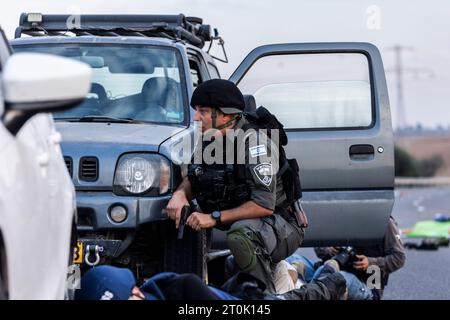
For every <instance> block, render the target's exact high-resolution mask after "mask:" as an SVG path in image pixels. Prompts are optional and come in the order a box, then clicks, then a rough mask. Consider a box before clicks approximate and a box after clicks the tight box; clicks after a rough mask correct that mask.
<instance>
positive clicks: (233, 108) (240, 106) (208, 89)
mask: <svg viewBox="0 0 450 320" xmlns="http://www.w3.org/2000/svg"><path fill="white" fill-rule="evenodd" d="M191 106H192V108H195V107H196V106H206V107H214V108H218V109H220V110H221V111H222V112H223V113H225V114H233V113H240V112H243V111H244V108H245V101H244V96H243V95H242V93H241V91H240V90H239V88H238V87H237V86H236V85H235V84H234V83H233V82H231V81H228V80H223V79H213V80H208V81H205V82H203V83H201V84H200V85H199V86H198V87H197V88H196V89H195V90H194V93H193V94H192V98H191Z"/></svg>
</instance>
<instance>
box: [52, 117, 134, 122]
mask: <svg viewBox="0 0 450 320" xmlns="http://www.w3.org/2000/svg"><path fill="white" fill-rule="evenodd" d="M55 120H57V121H69V122H114V123H142V122H141V121H138V120H134V119H131V118H114V117H107V116H84V117H81V118H77V117H73V118H56V119H55Z"/></svg>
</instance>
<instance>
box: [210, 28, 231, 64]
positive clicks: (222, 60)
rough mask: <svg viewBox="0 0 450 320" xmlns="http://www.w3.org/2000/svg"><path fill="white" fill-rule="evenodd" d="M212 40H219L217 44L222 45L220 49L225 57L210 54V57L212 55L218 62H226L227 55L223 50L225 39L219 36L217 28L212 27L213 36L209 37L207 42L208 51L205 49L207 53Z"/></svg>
mask: <svg viewBox="0 0 450 320" xmlns="http://www.w3.org/2000/svg"><path fill="white" fill-rule="evenodd" d="M214 40H218V41H219V46H221V47H222V51H223V55H224V57H225V59H221V58H218V57H216V56H213V55H211V57H213V58H214V59H216V60H218V61H220V62H224V63H228V56H227V52H226V50H225V41H224V40H223V38H222V37H221V36H219V31H218V30H217V28H214V37H211V42H210V43H209V48H208V51H206V52H207V53H209V51H210V50H211V47H212V44H213V42H214Z"/></svg>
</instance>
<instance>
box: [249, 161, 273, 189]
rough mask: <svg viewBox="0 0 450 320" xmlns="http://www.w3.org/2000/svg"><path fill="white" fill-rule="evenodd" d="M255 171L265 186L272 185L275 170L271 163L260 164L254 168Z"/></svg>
mask: <svg viewBox="0 0 450 320" xmlns="http://www.w3.org/2000/svg"><path fill="white" fill-rule="evenodd" d="M253 171H254V172H255V174H256V177H258V179H259V181H261V183H262V184H264V185H265V186H269V185H270V184H271V183H272V175H273V170H272V164H271V163H260V164H258V165H257V166H255V167H254V168H253Z"/></svg>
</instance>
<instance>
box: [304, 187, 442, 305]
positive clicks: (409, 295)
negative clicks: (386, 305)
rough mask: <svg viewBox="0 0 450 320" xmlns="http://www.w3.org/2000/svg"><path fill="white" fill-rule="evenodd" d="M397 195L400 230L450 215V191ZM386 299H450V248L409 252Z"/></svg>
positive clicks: (308, 253)
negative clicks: (419, 222) (440, 215)
mask: <svg viewBox="0 0 450 320" xmlns="http://www.w3.org/2000/svg"><path fill="white" fill-rule="evenodd" d="M395 194H396V200H395V205H394V209H393V213H392V215H393V216H394V218H395V219H396V220H397V222H398V224H399V227H400V228H408V227H412V226H414V224H415V222H417V221H420V220H428V219H433V217H434V215H435V214H436V213H444V214H450V188H448V187H445V188H414V189H397V190H396V192H395ZM301 250H302V254H304V255H306V256H307V257H310V258H314V257H315V255H314V253H313V251H312V249H309V248H308V249H301ZM383 299H386V300H392V299H401V300H416V299H424V300H430V299H433V300H441V299H447V300H448V299H450V248H448V247H446V248H442V247H441V248H439V250H437V251H424V250H420V251H418V250H407V260H406V265H405V266H404V267H403V268H402V269H400V270H398V271H397V272H394V273H393V274H392V275H391V276H390V278H389V284H388V286H387V287H386V290H385V293H384V297H383Z"/></svg>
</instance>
